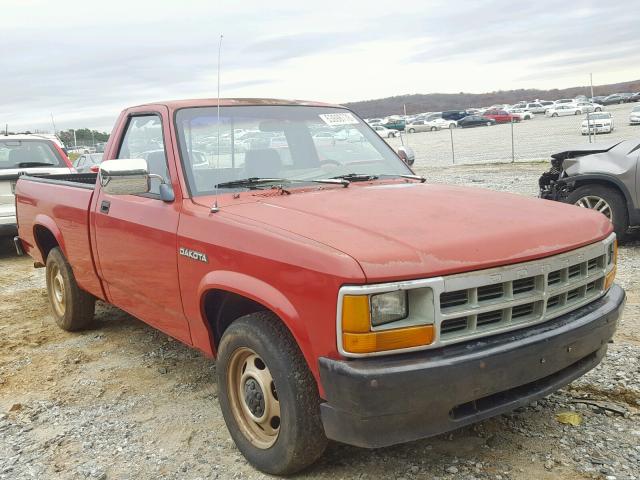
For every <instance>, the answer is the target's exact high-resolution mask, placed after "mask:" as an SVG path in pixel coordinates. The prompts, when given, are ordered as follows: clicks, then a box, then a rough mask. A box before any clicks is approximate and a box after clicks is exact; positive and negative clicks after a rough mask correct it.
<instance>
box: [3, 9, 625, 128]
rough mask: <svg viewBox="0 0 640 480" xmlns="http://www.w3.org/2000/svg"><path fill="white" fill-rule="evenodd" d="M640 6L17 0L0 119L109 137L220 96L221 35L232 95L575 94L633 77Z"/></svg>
mask: <svg viewBox="0 0 640 480" xmlns="http://www.w3.org/2000/svg"><path fill="white" fill-rule="evenodd" d="M636 10H637V6H636V3H635V2H634V1H633V0H621V1H619V2H616V3H615V4H612V3H604V2H596V1H591V0H586V1H582V2H580V5H579V8H573V7H572V6H571V5H564V6H562V5H559V4H557V2H554V1H550V0H539V1H537V2H524V3H523V2H513V1H512V0H509V1H507V0H480V1H476V2H472V3H471V2H467V3H465V4H464V7H461V5H460V4H458V3H456V2H450V1H445V0H433V1H429V0H406V1H404V2H403V3H402V5H398V6H394V7H393V8H391V7H390V6H388V5H387V6H384V7H383V8H380V6H379V5H376V4H374V3H372V2H369V1H365V0H356V1H353V2H344V1H342V2H337V1H333V0H327V1H325V2H323V3H322V4H313V5H310V4H308V3H305V2H298V1H293V0H280V1H274V2H271V3H269V4H268V5H266V4H265V3H264V2H261V1H258V0H247V1H245V2H242V3H239V2H237V3H231V2H210V1H207V0H183V1H182V2H157V1H153V0H138V1H135V2H132V1H130V0H128V1H124V0H111V1H110V2H109V8H108V9H101V10H100V11H98V10H97V9H96V8H95V6H94V4H93V3H92V2H83V3H78V2H72V1H69V0H61V1H58V2H50V1H46V0H31V1H29V2H24V1H22V0H5V1H4V2H3V19H2V29H0V45H2V49H3V50H2V57H1V59H0V62H1V64H2V75H0V123H2V124H4V123H5V122H8V123H9V124H10V125H11V126H12V127H13V126H15V128H24V129H27V128H28V129H34V128H49V127H50V114H51V113H53V114H54V116H55V118H56V122H57V124H58V126H59V127H60V128H77V127H83V126H88V127H93V128H96V127H98V128H102V129H110V127H111V124H112V122H113V121H114V120H115V117H116V116H117V114H118V112H119V111H121V110H122V108H124V107H126V106H128V105H136V104H140V103H145V102H151V101H158V100H164V99H173V98H197V97H214V96H215V94H216V82H217V73H216V70H217V51H218V40H219V35H220V34H221V33H223V34H224V41H223V56H222V76H221V79H222V92H223V94H224V96H250V97H257V96H258V97H260V96H264V97H283V98H307V99H317V100H324V101H329V102H343V101H349V100H359V99H362V98H376V97H378V98H379V97H385V96H392V95H398V94H402V93H406V92H421V93H427V92H430V91H444V92H447V91H451V92H454V91H461V90H462V91H470V92H471V91H483V90H497V89H509V88H523V87H530V86H531V87H540V88H548V87H562V86H570V85H573V84H580V83H584V72H585V71H586V70H585V69H587V68H588V69H590V70H595V69H596V68H597V69H598V70H597V71H599V72H606V74H607V78H611V79H616V81H623V80H629V79H630V78H626V77H625V76H627V75H629V70H630V69H631V67H632V66H633V65H632V63H631V62H634V61H637V60H638V55H637V54H636V53H635V50H636V48H635V46H636V41H635V32H636V29H637V28H636V24H637V19H636V18H635V15H633V12H635V11H636ZM636 76H637V75H636ZM532 81H535V82H536V84H534V85H530V84H527V82H532ZM561 82H564V84H560V83H561Z"/></svg>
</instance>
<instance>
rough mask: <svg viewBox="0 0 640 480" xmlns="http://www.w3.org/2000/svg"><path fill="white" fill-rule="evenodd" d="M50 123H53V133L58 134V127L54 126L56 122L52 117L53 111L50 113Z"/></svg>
mask: <svg viewBox="0 0 640 480" xmlns="http://www.w3.org/2000/svg"><path fill="white" fill-rule="evenodd" d="M51 125H53V134H54V135H58V129H57V128H56V122H55V120H54V119H53V112H52V113H51Z"/></svg>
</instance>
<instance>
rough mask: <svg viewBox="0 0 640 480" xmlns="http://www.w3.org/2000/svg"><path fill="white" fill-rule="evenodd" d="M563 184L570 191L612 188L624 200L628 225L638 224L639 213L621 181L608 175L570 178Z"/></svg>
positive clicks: (639, 220) (639, 221)
mask: <svg viewBox="0 0 640 480" xmlns="http://www.w3.org/2000/svg"><path fill="white" fill-rule="evenodd" d="M565 183H567V184H568V185H571V187H572V189H576V188H578V187H583V186H585V185H601V186H603V187H609V188H613V189H614V190H616V191H617V192H618V193H620V194H621V195H622V197H623V198H624V201H625V204H626V206H627V213H628V215H629V223H630V225H637V224H639V223H640V212H638V210H637V209H636V208H635V206H634V203H633V198H632V196H631V193H630V192H629V189H628V188H627V186H626V185H625V184H624V183H623V182H622V181H621V180H619V179H617V178H615V177H612V176H610V175H602V174H591V175H579V176H577V177H570V179H567V180H566V182H565Z"/></svg>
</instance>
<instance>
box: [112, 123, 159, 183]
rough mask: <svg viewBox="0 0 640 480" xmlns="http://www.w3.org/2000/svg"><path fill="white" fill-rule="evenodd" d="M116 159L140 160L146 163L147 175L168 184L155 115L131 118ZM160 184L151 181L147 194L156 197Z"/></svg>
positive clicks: (154, 180)
mask: <svg viewBox="0 0 640 480" xmlns="http://www.w3.org/2000/svg"><path fill="white" fill-rule="evenodd" d="M118 158H142V159H144V160H146V161H147V166H148V168H149V173H155V174H156V175H160V176H161V177H162V178H164V181H165V182H167V183H170V182H171V179H170V178H169V169H168V167H167V156H166V154H165V151H164V139H163V137H162V122H161V120H160V117H158V116H157V115H138V116H134V117H131V118H130V119H129V124H128V125H127V130H126V132H125V134H124V138H123V140H122V144H121V145H120V151H119V152H118ZM160 183H161V182H160V180H159V179H157V178H153V179H151V189H150V190H149V193H153V194H156V195H158V194H159V193H160Z"/></svg>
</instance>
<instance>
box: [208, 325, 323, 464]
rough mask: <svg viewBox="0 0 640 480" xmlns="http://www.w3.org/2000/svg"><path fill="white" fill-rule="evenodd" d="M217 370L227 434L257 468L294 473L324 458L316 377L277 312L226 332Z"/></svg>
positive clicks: (220, 347)
mask: <svg viewBox="0 0 640 480" xmlns="http://www.w3.org/2000/svg"><path fill="white" fill-rule="evenodd" d="M216 371H217V376H218V389H219V392H220V394H219V400H220V407H221V410H222V414H223V416H224V420H225V423H226V424H227V428H228V429H229V433H230V434H231V436H232V437H233V440H234V441H235V443H236V445H237V447H238V449H239V450H240V451H241V452H242V454H243V455H244V456H245V458H246V459H247V460H248V461H249V462H250V463H251V464H252V465H253V466H255V467H256V468H257V469H258V470H261V471H262V472H265V473H269V474H272V475H290V474H293V473H295V472H297V471H300V470H302V469H303V468H305V467H307V466H309V465H311V464H312V463H313V462H315V461H316V460H317V459H318V458H319V457H320V456H321V455H322V453H323V452H324V450H325V448H326V445H327V438H326V437H325V435H324V429H323V427H322V422H321V420H320V396H319V393H318V388H317V386H316V383H315V379H314V378H313V375H312V374H311V372H310V371H309V368H308V366H307V363H306V362H305V360H304V357H303V356H302V353H301V352H300V349H299V348H298V346H297V344H296V342H295V340H294V339H293V337H292V336H291V333H290V332H289V330H287V328H286V327H285V326H284V325H283V324H282V323H281V322H280V320H279V319H278V318H277V317H276V316H275V315H274V314H273V313H271V312H257V313H252V314H249V315H246V316H244V317H241V318H239V319H238V320H236V321H234V322H233V323H232V324H231V325H230V326H229V328H227V330H226V331H225V332H224V335H223V336H222V340H221V341H220V346H219V349H218V360H217V364H216Z"/></svg>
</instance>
